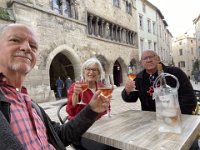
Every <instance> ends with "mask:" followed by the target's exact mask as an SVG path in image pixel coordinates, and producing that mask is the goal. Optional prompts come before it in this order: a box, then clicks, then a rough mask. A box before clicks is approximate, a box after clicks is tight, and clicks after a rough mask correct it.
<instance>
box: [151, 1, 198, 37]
mask: <svg viewBox="0 0 200 150" xmlns="http://www.w3.org/2000/svg"><path fill="white" fill-rule="evenodd" d="M148 1H149V2H151V3H152V4H153V5H154V6H156V7H157V8H158V9H159V10H160V11H161V13H162V14H163V16H164V17H165V20H166V21H167V23H168V29H169V31H170V32H171V33H172V35H173V36H174V37H175V36H178V35H181V34H183V33H185V32H190V33H191V32H193V31H194V30H193V21H192V20H193V19H195V18H196V17H197V16H198V15H199V14H200V0H148Z"/></svg>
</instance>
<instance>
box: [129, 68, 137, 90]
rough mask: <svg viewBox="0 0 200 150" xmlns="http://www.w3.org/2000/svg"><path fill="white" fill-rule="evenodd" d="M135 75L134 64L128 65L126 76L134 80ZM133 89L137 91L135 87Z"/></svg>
mask: <svg viewBox="0 0 200 150" xmlns="http://www.w3.org/2000/svg"><path fill="white" fill-rule="evenodd" d="M136 76H137V70H136V68H135V67H134V66H129V67H128V78H129V79H131V80H134V79H135V78H136ZM133 91H138V90H136V89H133Z"/></svg>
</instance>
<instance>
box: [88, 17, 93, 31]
mask: <svg viewBox="0 0 200 150" xmlns="http://www.w3.org/2000/svg"><path fill="white" fill-rule="evenodd" d="M92 19H93V15H91V14H89V17H88V33H89V34H91V35H92V34H93V27H92Z"/></svg>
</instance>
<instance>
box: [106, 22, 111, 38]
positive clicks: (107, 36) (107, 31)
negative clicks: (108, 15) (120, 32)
mask: <svg viewBox="0 0 200 150" xmlns="http://www.w3.org/2000/svg"><path fill="white" fill-rule="evenodd" d="M109 34H110V27H109V23H108V22H106V23H105V38H106V39H109Z"/></svg>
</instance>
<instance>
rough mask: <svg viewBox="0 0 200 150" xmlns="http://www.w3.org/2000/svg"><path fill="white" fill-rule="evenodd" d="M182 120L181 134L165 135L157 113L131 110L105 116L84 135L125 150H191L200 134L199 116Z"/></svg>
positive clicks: (191, 116) (189, 116) (190, 116)
mask: <svg viewBox="0 0 200 150" xmlns="http://www.w3.org/2000/svg"><path fill="white" fill-rule="evenodd" d="M181 118H182V132H181V134H176V133H163V132H159V131H158V124H157V122H156V113H155V112H149V111H139V110H128V111H125V112H122V113H119V114H116V115H112V116H111V118H108V116H104V117H102V118H101V119H99V120H97V121H96V122H95V123H94V124H93V125H92V126H91V127H90V128H89V129H88V130H87V132H86V133H85V134H84V135H83V136H84V137H85V138H88V139H91V140H94V141H97V142H100V143H104V144H106V145H110V146H113V147H115V148H118V149H122V150H188V149H189V148H190V146H191V145H192V143H193V142H194V140H195V139H196V137H197V135H198V133H199V131H200V116H194V115H183V114H182V117H181Z"/></svg>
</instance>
